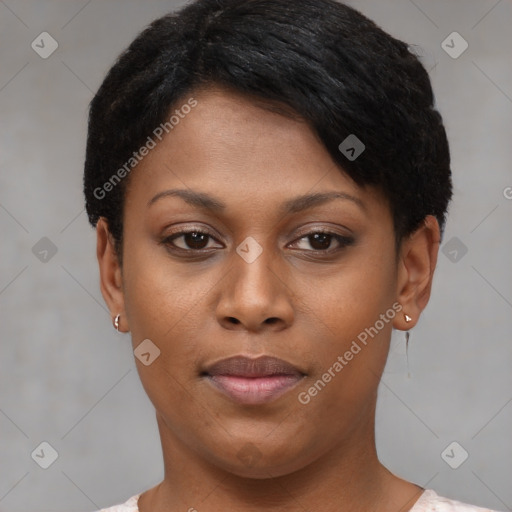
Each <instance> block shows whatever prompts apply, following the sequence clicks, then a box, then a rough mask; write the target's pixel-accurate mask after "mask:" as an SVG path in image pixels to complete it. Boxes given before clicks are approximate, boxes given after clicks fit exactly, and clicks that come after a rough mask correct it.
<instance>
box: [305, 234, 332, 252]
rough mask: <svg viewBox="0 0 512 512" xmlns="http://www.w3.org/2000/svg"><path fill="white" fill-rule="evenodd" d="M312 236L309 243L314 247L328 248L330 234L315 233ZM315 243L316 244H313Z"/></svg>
mask: <svg viewBox="0 0 512 512" xmlns="http://www.w3.org/2000/svg"><path fill="white" fill-rule="evenodd" d="M312 237H313V242H312V241H311V240H310V243H311V247H313V248H314V249H328V248H329V246H330V245H331V235H328V234H327V233H315V234H314V235H312ZM317 243H318V245H315V244H317Z"/></svg>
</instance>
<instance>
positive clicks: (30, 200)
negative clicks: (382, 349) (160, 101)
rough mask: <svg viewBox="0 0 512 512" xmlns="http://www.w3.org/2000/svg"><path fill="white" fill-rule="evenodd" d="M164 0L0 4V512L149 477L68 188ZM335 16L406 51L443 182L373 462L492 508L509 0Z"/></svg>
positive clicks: (67, 501)
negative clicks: (441, 136)
mask: <svg viewBox="0 0 512 512" xmlns="http://www.w3.org/2000/svg"><path fill="white" fill-rule="evenodd" d="M181 3H182V2H172V1H156V0H151V1H144V2H143V1H141V0H138V1H136V0H123V1H121V0H102V1H100V0H93V1H86V0H72V1H66V2H64V1H57V0H54V1H48V0H45V1H42V0H38V1H35V0H33V1H29V0H3V1H0V120H1V124H0V132H1V136H0V140H1V150H0V229H1V234H2V243H1V244H0V315H1V318H0V336H1V345H0V347H1V348H0V350H1V353H0V511H2V512H6V511H13V512H15V511H29V510H30V511H66V512H71V511H91V510H94V509H96V508H98V507H100V506H101V507H102V506H107V505H111V504H114V503H118V502H121V501H124V500H126V499H127V498H128V497H129V496H131V495H132V494H135V493H136V492H139V491H142V490H145V489H147V488H149V487H151V486H153V485H155V484H156V483H158V482H159V481H160V479H161V477H162V469H163V466H162V462H161V454H160V444H159V438H158V432H157V428H156V422H155V418H154V413H153V409H152V406H151V404H150V402H149V400H148V399H147V398H146V396H145V394H144V392H143V390H142V387H141V385H140V383H139V380H138V376H137V373H136V370H135V364H134V362H133V354H132V353H131V349H130V340H129V337H128V336H126V335H125V336H123V335H120V334H118V333H116V332H115V331H114V330H113V328H112V326H111V323H110V316H109V314H108V311H107V310H106V307H105V305H104V303H103V299H102V297H101V294H100V291H99V286H98V271H97V264H96V259H95V234H94V231H93V230H92V229H91V228H90V227H89V225H88V223H87V220H86V215H85V212H84V210H83V198H82V191H81V180H82V166H83V157H84V149H85V138H86V116H87V106H88V102H89V101H90V100H91V98H92V95H93V92H94V91H95V90H96V89H97V88H98V86H99V85H100V83H101V80H102V78H103V77H104V74H105V73H106V71H107V70H108V68H109V67H110V65H111V64H112V63H113V60H114V59H115V57H116V56H117V55H118V54H119V53H120V52H121V50H123V49H124V48H125V47H126V46H127V45H128V44H129V43H130V41H131V40H132V39H133V37H134V36H135V35H136V34H137V33H138V32H139V31H140V30H141V29H142V28H143V27H144V26H145V25H146V24H147V23H149V22H150V21H151V20H153V19H154V18H156V17H159V16H161V15H163V14H165V13H166V12H168V11H170V10H172V9H173V8H174V7H176V6H178V5H181ZM351 4H352V5H354V6H356V7H357V8H359V9H360V10H361V11H362V12H363V13H365V14H366V15H368V16H369V17H370V18H372V19H374V20H375V21H376V22H377V23H379V24H380V25H381V26H382V27H383V28H384V29H385V30H387V31H389V32H390V33H391V34H393V35H394V36H396V37H399V38H402V39H404V40H406V41H408V42H410V43H414V44H415V45H418V51H421V54H422V55H423V57H422V58H423V61H424V63H425V66H426V67H427V69H428V70H429V72H430V75H431V77H432V82H433V86H434V90H435V93H436V98H437V103H438V106H439V108H440V110H441V112H442V114H443V116H444V119H445V123H446V127H447V131H448V136H449V139H450V143H451V151H452V160H453V174H454V183H455V197H454V202H453V204H452V207H451V212H450V218H449V221H448V224H447V228H446V232H445V238H444V245H443V247H442V249H443V250H444V251H445V253H446V254H445V253H440V258H439V264H438V269H437V275H436V278H435V280H434V290H433V296H432V299H431V303H430V304H429V306H428V308H427V310H426V311H425V313H424V315H423V316H422V318H421V321H420V323H419V325H418V326H417V327H416V328H414V329H413V331H412V333H411V340H410V345H409V358H408V362H407V359H406V356H405V351H404V337H403V333H402V332H396V333H395V334H394V337H393V344H392V350H391V353H390V357H389V361H388V365H387V368H386V372H385V374H384V377H383V381H382V384H381V388H380V400H379V405H378V413H377V443H378V449H379V454H380V456H381V459H382V461H383V462H384V463H385V464H386V465H387V466H388V467H389V468H390V469H391V470H392V471H393V472H395V473H397V474H399V475H400V476H402V477H404V478H407V479H409V480H411V481H414V482H416V483H418V484H420V485H423V486H426V487H431V488H434V489H435V490H436V491H437V492H438V493H440V494H444V495H447V496H449V497H453V498H457V499H459V500H462V501H467V502H471V503H474V504H477V505H487V506H489V507H492V508H495V509H498V510H512V486H511V485H510V483H511V480H512V479H511V477H512V441H511V435H510V432H511V429H510V426H511V424H512V403H511V402H512V372H511V371H510V369H511V368H512V350H511V343H510V341H511V334H510V332H511V327H512V314H511V313H512V266H511V265H510V252H511V245H512V240H511V236H510V233H511V229H510V225H511V222H510V220H511V213H512V200H511V199H507V196H508V197H509V198H510V197H512V189H508V188H507V187H512V173H511V163H512V162H511V160H512V158H511V156H512V152H511V143H510V134H511V133H512V64H511V58H510V51H511V48H512V31H511V30H510V27H511V22H512V2H511V1H510V0H501V1H497V0H484V1H481V0H471V1H469V0H451V1H449V2H448V1H442V0H434V1H422V0H415V1H414V2H413V1H409V0H392V1H389V0H387V1H382V0H381V1H376V0H373V1H372V0H362V1H352V2H351ZM43 31H47V32H49V33H50V34H51V35H52V36H53V37H54V38H55V39H56V40H57V42H58V44H59V47H58V49H57V50H56V51H55V53H53V54H52V55H51V56H50V57H49V58H48V59H42V58H41V57H40V56H39V55H38V54H37V53H36V52H35V51H34V50H33V49H32V48H31V42H32V41H33V40H35V39H36V38H37V36H38V35H39V34H40V33H41V32H43ZM453 31H457V32H459V33H460V34H461V35H462V36H463V37H464V39H465V40H466V41H467V42H468V43H469V48H468V49H467V50H466V51H465V52H464V53H463V54H462V55H461V56H460V57H459V58H457V59H453V58H452V57H450V56H449V55H448V54H447V53H446V52H445V51H444V50H443V49H442V47H441V43H442V41H443V40H445V38H446V37H447V36H448V35H449V34H450V33H451V32H453ZM42 237H48V238H49V239H50V240H51V241H52V242H53V244H55V246H56V248H57V253H56V254H55V255H54V256H52V257H50V256H51V253H49V254H48V255H47V256H46V258H47V261H41V260H40V258H43V260H44V257H43V254H42V253H41V254H38V255H37V251H35V252H36V254H34V252H33V251H32V248H33V246H34V245H35V244H36V243H37V242H38V241H39V240H40V239H41V238H42ZM454 237H456V239H453V238H454ZM41 243H42V244H44V243H47V242H41ZM447 244H449V245H447ZM464 247H466V248H467V254H464V251H463V249H464ZM454 251H455V252H454ZM36 255H37V256H38V257H36ZM42 441H47V442H49V443H50V444H51V445H52V446H53V447H54V448H55V449H56V450H57V452H58V454H59V456H58V458H57V460H56V461H55V462H54V463H53V465H51V466H50V467H49V468H48V469H46V470H44V469H42V468H41V467H39V466H38V465H37V464H36V463H35V462H34V460H33V459H32V458H31V453H32V452H33V450H34V449H35V448H36V447H37V446H38V445H39V444H40V443H41V442H42ZM453 441H457V442H458V443H459V444H460V445H461V446H462V447H463V448H464V449H465V450H466V451H467V452H468V453H469V458H468V459H467V460H466V461H465V462H464V463H463V464H462V465H461V466H460V467H459V468H458V469H452V468H451V467H450V466H449V465H448V464H447V463H446V462H445V461H444V460H443V458H442V457H441V453H442V452H443V450H444V449H445V448H446V447H447V446H448V445H449V444H450V443H451V442H453ZM461 453H462V452H461V449H460V448H456V449H455V450H454V452H453V457H452V460H453V459H457V458H458V457H460V454H461ZM450 454H451V453H450Z"/></svg>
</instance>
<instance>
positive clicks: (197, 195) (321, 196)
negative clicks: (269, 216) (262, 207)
mask: <svg viewBox="0 0 512 512" xmlns="http://www.w3.org/2000/svg"><path fill="white" fill-rule="evenodd" d="M165 197H180V198H181V199H183V200H184V201H185V202H186V203H188V204H190V205H192V206H196V207H198V208H201V209H204V210H210V211H213V212H222V211H224V210H225V209H226V208H227V205H226V204H225V203H223V202H222V201H220V200H219V199H216V198H214V197H212V196H210V195H208V194H205V193H203V192H194V191H192V190H186V189H177V188H176V189H171V190H164V191H163V192H159V193H158V194H157V195H156V196H154V197H153V198H152V199H150V200H149V201H148V205H147V206H148V208H149V207H150V206H152V205H153V204H155V203H156V202H157V201H159V200H160V199H163V198H165ZM334 199H342V200H347V201H351V202H353V203H355V204H356V205H358V206H359V207H360V208H361V209H362V210H366V207H365V205H364V203H363V202H362V201H361V199H359V198H358V197H355V196H352V195H350V194H347V193H345V192H317V193H315V194H305V195H302V196H298V197H294V198H293V199H289V200H288V201H285V202H284V203H283V204H282V205H281V208H280V210H281V214H290V213H298V212H301V211H303V210H307V209H308V208H313V207H314V206H320V205H322V204H325V203H327V202H329V201H333V200H334Z"/></svg>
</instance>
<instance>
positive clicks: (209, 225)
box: [97, 88, 440, 512]
mask: <svg viewBox="0 0 512 512" xmlns="http://www.w3.org/2000/svg"><path fill="white" fill-rule="evenodd" d="M193 96H194V98H195V99H196V100H197V101H198V105H197V106H196V107H195V108H194V109H193V110H192V112H191V113H190V114H189V115H187V116H186V117H185V118H184V119H183V120H181V121H180V123H179V124H178V125H177V126H176V127H175V128H174V129H173V130H172V131H171V132H170V133H169V134H168V135H167V136H166V137H165V138H164V139H163V140H162V142H160V143H159V144H158V145H157V147H156V148H155V149H153V150H152V151H151V152H150V153H149V155H148V156H146V157H145V158H144V160H143V161H142V162H141V163H140V164H139V165H138V166H137V168H136V169H135V170H134V171H132V175H131V176H130V181H129V185H128V187H127V192H126V203H125V209H124V241H123V264H122V267H121V266H120V265H119V262H118V259H117V257H116V254H115V251H114V246H113V242H112V238H111V236H110V235H109V232H108V224H107V222H106V220H105V219H100V221H99V222H98V225H97V256H98V261H99V269H100V278H101V291H102V294H103V296H104V298H105V301H106V302H107V304H108V306H109V308H110V311H111V313H112V317H115V315H117V314H118V313H120V314H121V321H120V330H121V331H123V332H131V336H132V343H133V347H134V348H136V347H137V346H138V345H139V344H140V343H141V342H142V340H145V339H150V340H151V341H152V342H153V343H154V344H155V345H156V346H157V347H158V348H159V349H160V351H161V353H160V356H159V357H158V358H157V359H156V360H155V361H154V362H153V363H152V364H150V365H149V366H145V365H143V364H142V363H141V362H140V361H139V360H138V359H136V363H137V368H138V371H139V375H140V378H141V381H142V384H143V386H144V388H145V390H146V392H147V394H148V396H149V398H150V399H151V401H152V403H153V404H154V406H155V410H156V418H157V422H158V427H159V432H160V437H161V442H162V448H163V456H164V466H165V476H164V480H163V481H162V482H161V483H160V484H159V485H157V486H156V487H154V488H152V489H150V490H149V491H146V492H145V493H143V494H142V495H141V497H140V499H139V509H140V511H141V512H149V511H152V512H160V511H164V510H165V511H168V512H169V511H171V512H173V511H185V510H190V511H191V512H192V511H193V510H194V509H196V510H197V511H199V512H217V511H218V512H220V511H225V510H240V511H242V510H243V511H250V512H257V511H278V510H279V511H304V510H320V509H321V510H322V511H327V512H330V511H333V512H334V511H338V512H339V511H340V510H343V511H348V510H359V511H374V510H375V511H376V510H379V511H380V512H387V511H389V512H391V511H393V512H397V511H406V510H409V509H410V508H411V507H412V505H413V504H414V502H415V501H416V500H417V499H418V498H419V496H420V494H421V492H422V490H423V489H422V488H421V487H419V486H417V485H414V484H412V483H409V482H406V481H404V480H402V479H400V478H399V477H397V476H395V475H393V474H392V473H390V472H389V471H388V470H387V469H386V468H385V467H384V466H383V465H382V464H381V463H380V462H379V460H378V458H377V453H376V448H375V436H374V426H375V407H376V399H377V387H378V384H379V380H380V376H381V374H382V372H383V369H384V365H385V363H386V358H387V354H388V350H389V344H390V337H391V332H392V328H395V329H400V330H408V329H410V328H412V327H414V325H415V324H416V322H417V321H418V319H419V316H420V314H421V311H422V310H423V309H424V308H425V306H426V304H427V302H428V299H429V296H430V289H431V285H432V276H433V272H434V268H435V265H436V261H437V253H438V249H439V240H440V235H439V226H438V223H437V221H436V219H435V218H434V217H432V216H428V217H426V219H425V221H424V223H423V225H422V226H421V227H420V228H419V229H418V230H417V231H416V232H415V233H413V234H412V235H411V236H410V237H407V238H406V239H405V240H403V242H402V244H401V247H400V249H399V252H398V253H397V252H396V249H395V238H394V230H393V222H392V217H391V213H390V208H389V205H388V203H387V201H386V200H385V198H384V197H383V196H382V195H381V194H380V193H379V192H378V191H377V190H375V189H373V188H371V187H365V188H362V187H359V186H357V185H356V184H355V183H354V182H353V181H352V180H351V179H350V178H349V177H348V176H347V175H345V174H344V173H343V172H342V170H340V169H339V167H337V166H336V165H335V164H334V162H333V160H332V159H331V157H330V156H329V154H328V152H327V151H326V149H325V148H324V147H323V145H322V144H321V142H320V141H319V139H318V138H317V137H316V136H315V135H314V134H313V132H312V131H311V129H310V128H309V127H308V125H307V124H306V123H305V122H303V121H300V120H297V119H292V118H290V117H286V116H283V115H280V114H279V113H276V112H273V111H271V110H270V109H268V108H262V105H259V104H256V102H255V101H254V99H253V98H249V97H247V96H243V95H241V94H238V93H235V92H233V91H228V90H223V89H219V88H217V89H213V88H211V89H207V90H201V91H195V93H194V94H193ZM188 97H189V96H187V98H186V99H188ZM186 99H185V100H184V102H185V101H186ZM176 188H179V189H185V190H192V191H196V192H202V193H206V194H208V195H211V196H213V197H214V198H216V199H217V200H218V201H222V202H223V203H225V205H226V208H225V210H223V211H209V210H207V209H204V208H200V207H198V206H196V205H191V204H188V203H187V202H186V201H184V200H183V199H182V198H180V197H176V196H165V197H162V198H160V199H158V200H156V201H155V202H154V203H153V204H152V205H151V206H149V207H148V202H149V201H150V200H151V199H152V198H153V197H154V196H156V195H157V194H159V193H161V192H163V191H166V190H169V189H176ZM332 191H335V192H342V193H343V194H347V195H350V196H352V197H354V198H355V199H356V200H357V201H359V202H360V203H361V204H358V202H356V201H354V200H349V199H334V200H331V201H328V202H325V203H322V204H317V205H312V206H311V207H310V208H308V209H305V210H302V211H299V212H293V213H287V214H283V212H282V211H281V205H282V203H283V202H285V201H286V200H290V199H293V198H295V197H297V196H301V195H304V194H311V193H317V192H332ZM184 229H189V230H192V231H193V230H194V229H195V230H196V231H197V230H201V231H204V230H207V231H210V233H211V234H212V236H213V238H208V237H206V238H204V239H201V238H199V239H197V238H191V237H190V235H188V236H186V237H184V236H181V237H179V238H177V239H175V240H174V243H175V244H176V245H177V246H178V247H181V248H182V251H181V252H180V253H178V252H172V242H171V241H167V245H166V244H165V243H162V240H164V239H165V238H166V237H169V236H170V235H172V234H176V232H178V231H182V230H184ZM326 229H327V230H328V231H331V232H335V233H336V234H340V235H344V236H349V237H352V238H353V243H352V244H349V245H347V246H345V247H343V246H340V245H339V243H338V242H337V241H336V239H335V238H333V237H332V238H331V239H330V242H329V238H327V241H325V242H324V245H322V244H319V243H318V242H316V243H315V240H314V239H312V237H311V236H310V237H308V236H307V235H310V234H311V233H317V232H325V230H326ZM249 236H251V237H253V238H254V239H255V240H256V241H257V242H258V244H259V245H260V246H261V248H262V253H261V255H260V256H259V257H258V258H257V259H256V260H255V261H253V262H252V263H248V262H246V261H245V260H244V259H242V258H241V257H240V256H239V255H238V253H237V252H236V248H237V246H238V245H239V244H241V242H242V241H244V240H245V239H246V238H247V237H249ZM187 243H188V245H187ZM194 243H196V244H197V245H194ZM194 248H199V249H202V250H203V252H202V253H200V254H202V256H199V257H198V256H195V259H194V256H191V255H190V254H192V253H193V249H194ZM325 248H327V249H328V250H329V251H331V252H330V254H328V255H327V256H325V252H326V251H325ZM322 249H323V250H322ZM336 249H337V250H336ZM187 250H188V252H186V251H187ZM205 251H206V252H205ZM194 254H197V253H194ZM322 254H323V256H322ZM394 303H399V304H401V306H402V308H403V310H402V311H401V312H400V313H397V314H396V316H395V317H394V318H393V319H392V320H391V321H389V322H388V323H386V324H385V326H384V328H382V329H381V330H380V331H379V332H378V334H377V335H376V336H374V338H370V339H369V342H368V344H367V346H365V347H364V348H363V349H362V350H361V351H360V352H359V353H358V354H357V355H355V356H354V357H353V359H352V360H351V361H349V362H348V364H347V365H346V366H344V367H343V370H342V371H341V372H339V373H337V374H336V377H334V378H332V380H331V382H329V383H328V384H327V385H326V386H325V387H324V388H323V389H322V390H321V391H320V392H318V393H317V395H316V396H314V397H311V400H310V402H309V403H308V404H302V403H300V402H299V400H298V394H299V393H300V392H301V391H307V390H308V389H309V388H310V387H311V386H312V385H313V384H314V383H315V382H316V381H317V380H318V379H319V378H321V376H322V374H324V373H325V372H326V371H327V370H328V368H329V367H332V366H333V363H334V362H335V361H336V360H337V357H338V356H339V355H343V354H344V353H345V352H346V351H347V350H348V349H349V348H350V346H351V343H352V341H353V340H355V339H357V336H358V334H359V333H361V332H362V331H364V329H365V328H367V327H369V326H373V325H374V324H375V322H376V321H377V320H378V319H379V315H381V314H383V313H385V312H386V311H387V310H389V309H390V308H392V305H393V304H394ZM404 313H407V315H409V316H410V317H411V318H412V321H411V322H409V323H407V322H406V321H405V316H404ZM234 319H235V320H234ZM237 354H244V355H247V356H252V357H256V356H259V355H262V354H266V355H271V356H275V357H279V358H281V359H284V360H287V361H289V362H290V363H291V364H293V365H295V366H296V367H298V368H299V369H301V370H302V371H303V372H304V373H306V377H304V378H303V380H302V381H300V382H299V384H298V386H297V387H296V388H294V389H292V390H291V391H289V392H288V393H286V394H284V395H282V396H281V397H279V398H278V399H277V400H275V401H273V402H270V403H266V404H264V405H240V404H237V403H234V402H232V401H231V400H230V399H229V398H228V397H226V396H225V395H223V394H221V393H220V392H219V391H217V390H216V389H215V388H213V387H212V386H211V385H210V384H209V383H208V382H207V381H205V379H204V378H203V377H201V376H200V373H201V370H202V369H203V368H204V367H205V366H206V365H208V364H212V363H213V362H217V361H219V360H221V359H223V358H225V357H229V356H233V355H237ZM248 447H249V448H248ZM248 449H249V451H252V452H253V453H254V454H255V455H254V456H253V458H252V460H248V459H247V458H244V457H242V456H241V454H243V453H245V452H246V451H247V450H248ZM320 505H321V506H320Z"/></svg>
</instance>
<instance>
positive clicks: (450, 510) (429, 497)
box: [409, 489, 497, 512]
mask: <svg viewBox="0 0 512 512" xmlns="http://www.w3.org/2000/svg"><path fill="white" fill-rule="evenodd" d="M409 512H497V511H493V510H491V509H489V508H481V507H475V506H473V505H468V504H467V503H462V502H460V501H456V500H451V499H449V498H443V497H442V496H438V495H437V494H436V493H435V491H433V490H431V489H427V490H425V491H424V492H423V494H422V495H421V496H420V498H419V500H418V501H417V502H416V503H415V505H414V506H413V507H412V509H411V510H410V511H409Z"/></svg>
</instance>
